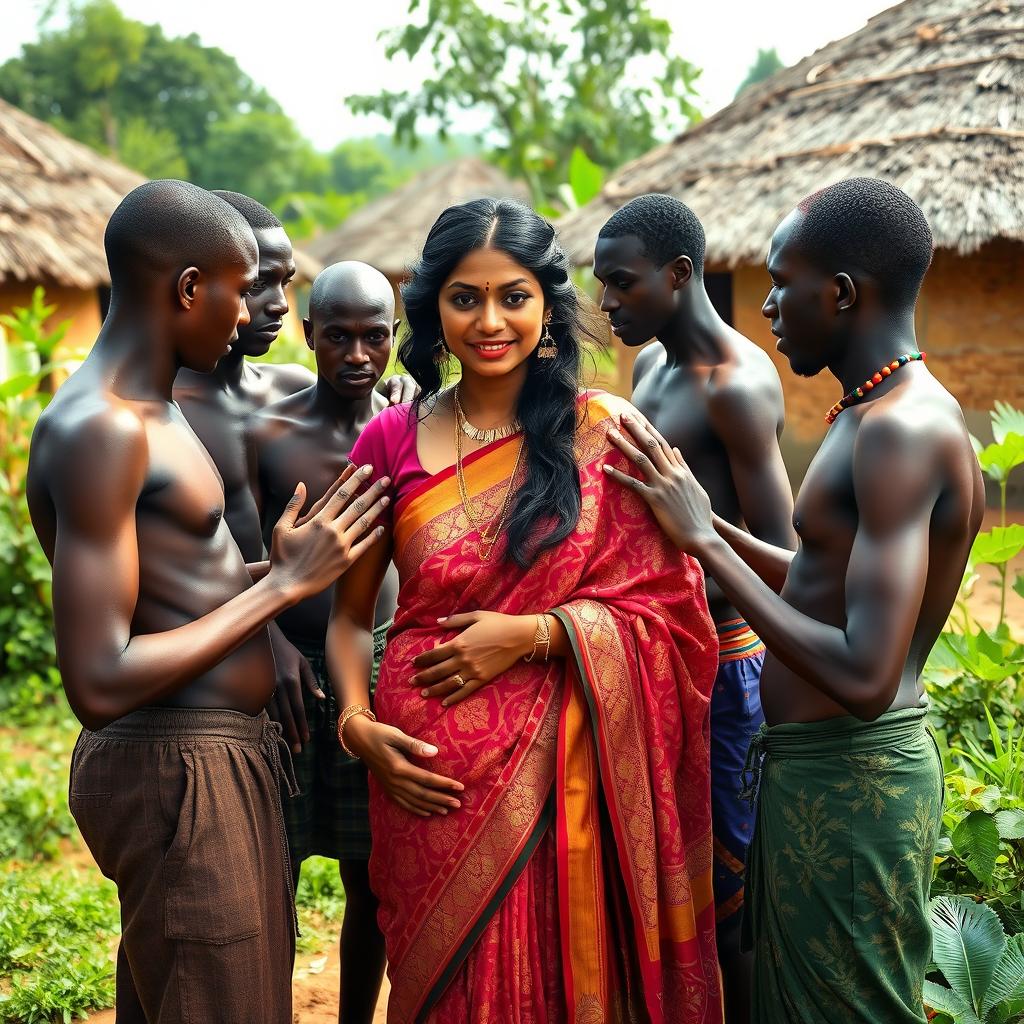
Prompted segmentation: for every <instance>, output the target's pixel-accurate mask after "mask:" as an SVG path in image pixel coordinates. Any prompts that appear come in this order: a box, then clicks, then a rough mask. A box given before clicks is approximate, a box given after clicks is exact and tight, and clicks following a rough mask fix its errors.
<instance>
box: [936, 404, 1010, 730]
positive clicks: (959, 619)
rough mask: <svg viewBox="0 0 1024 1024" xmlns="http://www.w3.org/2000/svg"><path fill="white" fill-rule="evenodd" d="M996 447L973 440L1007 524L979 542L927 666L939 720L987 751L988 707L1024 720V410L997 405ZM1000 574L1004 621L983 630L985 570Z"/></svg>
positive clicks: (1000, 719) (998, 716) (1006, 721)
mask: <svg viewBox="0 0 1024 1024" xmlns="http://www.w3.org/2000/svg"><path fill="white" fill-rule="evenodd" d="M990 418H991V424H992V437H993V442H992V444H989V445H982V444H981V442H980V441H978V440H977V439H976V438H972V442H973V444H974V448H975V451H976V452H977V453H978V461H979V463H980V464H981V467H982V469H983V470H984V471H985V473H986V474H987V475H988V476H989V477H990V478H991V479H992V480H993V481H995V483H996V484H997V485H998V488H999V511H1000V517H999V524H998V525H996V526H994V527H993V528H992V529H990V530H984V531H982V532H981V533H979V534H978V536H977V537H976V538H975V541H974V544H973V545H972V547H971V553H970V557H969V559H968V566H967V572H966V574H965V576H964V583H963V587H962V589H961V593H960V597H959V599H958V601H957V604H956V608H955V610H954V612H953V615H952V616H951V617H950V622H949V624H948V626H947V629H946V630H945V631H944V632H943V633H942V635H941V636H940V637H939V640H938V642H937V643H936V644H935V647H934V648H933V650H932V652H931V656H930V657H929V659H928V664H927V665H926V666H925V671H924V676H925V681H926V683H927V685H928V692H929V696H930V698H931V701H932V717H933V720H934V722H935V724H936V725H937V726H938V727H939V728H940V729H942V730H943V731H944V732H945V733H946V735H947V738H948V740H949V742H950V744H951V745H954V746H959V747H961V748H964V749H968V750H969V749H972V748H971V747H970V746H968V743H969V741H970V742H973V743H974V744H977V745H979V746H982V747H985V746H986V745H987V744H989V740H990V736H991V733H990V731H989V730H988V728H987V727H986V709H988V713H990V714H991V716H992V717H993V718H995V720H996V722H997V723H998V725H999V727H1000V728H1002V727H1004V726H1007V725H1010V724H1012V723H1015V722H1017V723H1019V722H1020V721H1021V707H1022V706H1024V645H1022V644H1020V643H1019V642H1018V641H1017V639H1016V638H1015V637H1014V636H1013V632H1012V630H1011V628H1010V624H1009V621H1008V619H1007V615H1006V605H1007V600H1008V599H1009V596H1010V591H1011V589H1012V590H1013V591H1014V592H1016V593H1017V594H1019V595H1021V596H1024V577H1018V578H1017V579H1016V580H1015V581H1014V583H1013V585H1012V588H1011V586H1010V582H1009V564H1010V562H1011V561H1012V560H1013V559H1014V558H1016V557H1017V556H1018V555H1019V554H1020V553H1021V552H1022V551H1024V526H1021V525H1020V524H1017V523H1007V521H1006V493H1007V486H1008V483H1009V479H1010V474H1011V473H1012V472H1013V470H1014V469H1016V468H1017V467H1018V466H1020V465H1022V464H1024V413H1022V412H1020V411H1019V410H1017V409H1014V408H1012V407H1011V406H1008V405H1006V404H1005V403H1003V402H996V404H995V408H994V410H993V411H992V413H991V417H990ZM983 565H988V566H992V567H994V569H995V573H996V586H997V587H998V588H999V619H998V622H997V623H996V626H995V628H994V629H985V628H984V627H982V626H980V625H979V624H978V622H977V621H976V620H975V618H974V616H973V615H972V614H971V608H970V603H971V598H972V595H973V593H974V590H975V587H976V585H977V582H978V580H979V574H978V569H979V567H980V566H983Z"/></svg>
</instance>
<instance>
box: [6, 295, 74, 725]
mask: <svg viewBox="0 0 1024 1024" xmlns="http://www.w3.org/2000/svg"><path fill="white" fill-rule="evenodd" d="M55 310H56V306H48V305H46V302H45V299H44V292H43V289H42V288H36V289H35V291H34V292H33V293H32V301H31V303H30V305H28V306H26V307H17V308H16V309H15V310H14V314H13V315H12V316H0V324H2V325H3V328H6V329H7V332H8V335H7V336H6V337H5V336H4V334H3V332H2V328H0V349H2V351H0V367H2V368H3V376H0V592H2V593H4V594H5V595H6V597H5V600H4V603H3V605H2V607H0V713H2V714H3V719H4V721H5V722H8V723H10V722H22V721H27V720H30V719H31V718H32V717H33V715H34V714H35V713H36V712H38V710H39V709H40V708H42V707H45V706H47V705H49V704H52V703H53V701H54V699H55V696H56V694H58V693H59V691H60V676H59V674H58V673H57V667H56V661H57V659H56V652H55V649H54V643H53V625H52V611H51V609H52V601H51V596H50V566H49V564H48V563H47V561H46V557H45V556H44V555H43V552H42V551H41V550H40V548H39V544H38V543H37V541H36V538H35V533H34V532H33V530H32V524H31V521H30V520H29V515H28V505H27V503H26V501H25V469H26V466H27V461H28V446H29V439H30V437H31V435H32V428H33V427H34V426H35V423H36V419H37V418H38V417H39V413H40V412H41V411H42V409H43V408H44V407H45V405H46V403H47V402H48V401H49V399H50V396H51V394H52V390H53V373H54V371H55V370H56V369H58V368H59V367H60V365H61V364H59V363H57V362H56V361H55V355H56V350H57V346H58V345H59V344H60V342H61V340H62V339H63V338H64V335H65V333H66V332H67V328H68V325H69V323H70V321H64V322H63V323H62V324H60V325H59V326H58V327H57V328H56V329H55V330H53V331H48V330H47V329H46V323H47V321H48V320H49V319H50V317H51V316H52V315H53V313H54V311H55Z"/></svg>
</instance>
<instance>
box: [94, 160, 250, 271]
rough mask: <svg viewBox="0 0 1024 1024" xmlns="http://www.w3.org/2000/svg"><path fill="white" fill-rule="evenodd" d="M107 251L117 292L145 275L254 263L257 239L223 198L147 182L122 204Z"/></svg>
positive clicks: (168, 182)
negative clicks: (189, 268)
mask: <svg viewBox="0 0 1024 1024" xmlns="http://www.w3.org/2000/svg"><path fill="white" fill-rule="evenodd" d="M103 246H104V249H105V250H106V253H107V264H108V265H109V267H110V280H111V285H112V287H113V288H114V289H117V288H118V287H119V286H121V285H127V286H132V285H134V284H136V283H138V282H139V281H141V280H142V279H143V278H144V277H145V276H147V275H152V274H159V273H163V272H178V271H181V270H183V269H184V268H186V267H191V266H194V267H198V268H199V270H201V271H204V272H216V271H218V270H221V269H223V268H224V267H226V266H231V265H242V266H244V265H246V264H248V263H254V262H255V261H256V259H257V258H258V250H257V248H256V239H255V237H254V236H253V233H252V229H251V228H250V227H249V225H248V224H247V223H246V221H245V218H244V217H243V216H242V215H241V214H240V213H239V212H238V211H237V210H235V209H234V208H233V207H231V206H229V205H228V204H227V203H226V202H224V200H223V199H220V198H218V197H217V196H215V195H214V194H213V193H212V192H207V191H206V189H204V188H200V187H199V186H198V185H193V184H191V183H190V182H187V181H176V180H174V179H164V180H159V181H147V182H146V183H145V184H143V185H140V186H139V187H138V188H136V189H133V190H132V191H131V192H129V193H128V195H126V196H125V197H124V199H122V200H121V202H120V204H119V205H118V207H117V209H116V210H115V211H114V212H113V214H112V215H111V217H110V220H109V222H108V223H107V230H106V232H105V233H104V235H103Z"/></svg>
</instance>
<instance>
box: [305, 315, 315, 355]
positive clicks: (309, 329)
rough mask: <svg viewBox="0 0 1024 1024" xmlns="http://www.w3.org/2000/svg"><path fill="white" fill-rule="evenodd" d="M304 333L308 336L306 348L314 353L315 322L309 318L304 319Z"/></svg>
mask: <svg viewBox="0 0 1024 1024" xmlns="http://www.w3.org/2000/svg"><path fill="white" fill-rule="evenodd" d="M302 333H303V334H304V335H305V336H306V348H308V349H309V351H310V352H312V351H313V321H312V320H310V319H309V317H308V316H304V317H303V318H302Z"/></svg>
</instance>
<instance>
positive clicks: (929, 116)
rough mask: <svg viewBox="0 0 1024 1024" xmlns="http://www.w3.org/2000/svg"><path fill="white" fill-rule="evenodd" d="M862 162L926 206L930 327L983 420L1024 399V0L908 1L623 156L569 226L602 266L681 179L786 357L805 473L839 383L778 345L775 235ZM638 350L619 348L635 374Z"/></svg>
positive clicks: (720, 291)
mask: <svg viewBox="0 0 1024 1024" xmlns="http://www.w3.org/2000/svg"><path fill="white" fill-rule="evenodd" d="M860 175H869V176H874V177H879V178H885V179H887V180H889V181H891V182H893V183H894V184H896V185H898V186H899V187H900V188H902V189H904V191H906V192H907V193H908V194H909V195H910V196H912V197H913V198H914V199H915V200H916V201H917V202H918V203H919V204H920V205H921V207H922V208H923V210H924V212H925V214H926V215H927V217H928V220H929V222H930V224H931V227H932V232H933V234H934V237H935V246H936V252H935V258H934V262H933V264H932V268H931V270H930V271H929V273H928V276H927V278H926V281H925V285H924V289H923V293H922V296H921V301H920V304H919V316H918V334H919V341H920V345H921V347H922V349H924V350H925V351H926V352H927V353H928V359H929V365H930V367H931V369H932V371H933V372H934V373H935V374H936V375H937V376H938V377H939V378H940V379H941V380H942V381H943V382H944V383H945V385H946V386H947V387H949V388H950V390H951V391H952V392H953V393H954V394H955V395H956V396H957V397H958V398H959V400H960V402H961V404H962V405H963V406H964V409H965V412H966V413H967V416H968V420H969V423H970V425H971V426H972V428H974V429H979V428H981V427H982V424H983V420H984V419H986V418H987V417H986V415H985V413H986V411H987V410H988V409H989V408H990V407H991V406H992V404H993V402H994V400H995V399H1002V400H1004V401H1008V402H1011V403H1013V404H1015V405H1017V406H1024V329H1022V324H1024V0H995V2H980V3H979V2H978V0H906V2H905V3H902V4H899V5H898V6H896V7H893V8H891V9H889V10H887V11H885V12H883V13H882V14H879V15H877V16H876V17H874V18H872V19H871V20H870V21H869V22H868V24H867V25H866V27H865V28H863V29H862V30H861V31H859V32H856V33H854V34H853V35H850V36H847V37H846V38H844V39H841V40H839V41H838V42H834V43H831V44H829V45H828V46H825V47H824V48H823V49H821V50H818V51H817V52H816V53H814V54H812V55H811V56H809V57H807V58H805V59H804V60H802V61H800V62H799V63H798V64H796V65H794V66H793V67H790V68H787V69H784V70H782V71H779V72H778V73H777V74H775V75H774V76H772V77H771V78H769V79H767V80H766V81H764V82H762V83H760V84H759V85H756V86H753V87H751V88H749V89H747V90H746V91H744V92H743V93H742V94H741V95H740V96H739V97H738V98H737V99H736V100H735V101H734V102H733V103H732V104H731V105H730V106H728V107H726V108H725V109H723V110H721V111H719V112H718V113H717V114H715V115H714V116H713V117H711V118H709V119H708V120H706V121H704V122H702V123H701V124H699V125H697V126H695V127H694V128H692V129H690V130H689V131H686V132H684V133H683V134H681V135H679V136H678V137H677V138H675V139H673V140H672V141H671V142H668V143H666V144H664V145H661V146H658V147H657V148H655V149H653V150H652V151H651V152H649V153H647V154H646V155H644V156H642V157H640V158H639V159H637V160H634V161H632V162H631V163H629V164H626V165H625V166H624V167H622V168H621V169H620V170H619V171H618V172H616V173H615V174H614V175H613V176H612V177H611V178H610V180H609V181H608V182H607V184H606V185H605V187H604V189H603V190H602V192H601V193H600V195H599V196H598V197H596V198H595V199H594V200H593V201H592V202H591V203H589V204H588V205H587V206H584V207H583V208H581V209H580V210H578V211H576V212H573V213H571V214H569V215H568V216H566V217H565V218H563V219H562V221H561V222H560V224H559V229H560V235H561V238H562V241H563V243H564V244H566V245H567V247H568V248H569V249H570V251H571V252H572V253H573V255H574V258H575V259H576V261H577V262H578V263H580V264H585V265H589V264H590V262H591V261H592V258H593V247H594V242H595V239H596V237H597V233H598V231H599V230H600V228H601V226H602V224H604V222H605V221H606V220H607V218H608V217H609V216H610V215H611V214H612V213H613V212H614V211H615V210H616V209H618V208H619V207H620V206H621V205H623V204H624V203H626V202H627V201H628V200H629V199H631V198H632V197H634V196H637V195H641V194H644V193H648V192H665V193H669V194H670V195H674V196H676V197H678V198H679V199H681V200H682V201H683V202H685V203H686V204H687V205H689V206H690V207H691V208H692V209H693V210H694V211H695V212H696V213H697V215H698V216H699V217H700V218H701V220H702V221H703V223H704V227H705V229H706V232H707V269H708V275H707V279H708V288H709V292H710V293H711V294H712V297H713V299H714V301H715V302H716V305H717V306H718V307H719V309H720V311H722V312H723V313H724V315H725V316H726V319H728V320H729V321H730V322H731V323H732V324H733V325H734V326H735V327H736V328H737V329H738V330H739V331H741V332H742V333H743V334H745V335H746V336H747V337H749V338H751V339H753V340H754V341H756V342H757V343H758V344H760V345H761V346H763V347H764V348H765V349H766V350H767V351H768V352H769V353H770V354H771V355H772V356H773V357H774V358H775V359H776V361H777V363H778V366H779V371H780V374H781V376H782V379H783V383H784V387H785V389H786V406H787V426H786V435H785V437H786V445H785V450H786V455H787V462H788V464H789V465H790V469H791V471H792V472H793V475H794V476H795V477H799V476H801V475H802V472H803V468H804V467H805V465H806V459H807V457H808V456H809V454H810V453H811V452H812V451H813V449H814V448H815V447H816V446H817V443H818V441H819V440H820V437H821V434H822V432H823V431H824V429H825V422H824V413H825V411H826V410H827V409H828V408H829V406H830V405H831V404H832V403H833V402H834V401H835V400H836V398H837V397H838V396H837V393H836V388H837V385H836V382H835V381H834V380H833V379H832V378H831V377H830V376H829V375H828V374H823V375H821V376H820V377H819V378H817V379H816V380H815V381H813V382H810V383H809V382H807V381H795V379H794V377H793V375H792V373H791V372H790V371H789V369H788V366H786V365H785V360H784V359H782V358H781V357H779V356H778V354H777V353H776V352H775V339H774V338H773V337H772V335H771V333H770V332H769V330H768V323H767V321H765V320H764V319H763V317H762V316H761V305H762V303H763V301H764V298H765V295H766V293H767V291H768V277H767V274H766V273H765V270H764V260H765V256H766V254H767V249H768V241H769V239H770V237H771V234H772V231H773V230H774V228H775V226H776V225H777V224H778V222H779V221H780V220H781V219H782V218H783V217H784V216H785V215H786V213H788V211H789V210H791V209H792V208H793V207H794V206H795V205H796V204H797V202H799V201H800V200H801V199H802V198H803V197H804V196H806V195H808V194H810V193H812V192H815V191H817V190H818V189H820V188H822V187H824V186H826V185H829V184H831V183H832V182H835V181H838V180H840V179H842V178H848V177H854V176H860ZM631 355H632V353H625V352H620V357H622V358H620V360H619V363H620V373H624V374H625V376H620V381H619V386H620V387H621V388H623V389H628V387H629V376H628V374H629V369H630V367H631ZM627 393H628V390H627Z"/></svg>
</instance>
